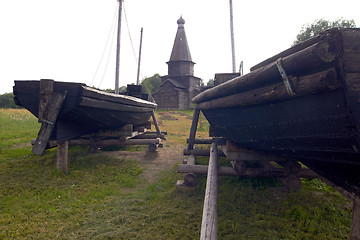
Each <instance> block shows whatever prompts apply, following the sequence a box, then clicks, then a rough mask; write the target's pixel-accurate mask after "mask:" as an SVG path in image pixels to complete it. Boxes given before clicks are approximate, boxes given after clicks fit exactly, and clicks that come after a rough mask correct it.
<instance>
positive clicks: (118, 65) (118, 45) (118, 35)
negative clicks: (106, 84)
mask: <svg viewBox="0 0 360 240" xmlns="http://www.w3.org/2000/svg"><path fill="white" fill-rule="evenodd" d="M118 2H119V14H118V32H117V47H116V72H115V93H116V94H119V70H120V35H121V12H122V2H123V0H118Z"/></svg>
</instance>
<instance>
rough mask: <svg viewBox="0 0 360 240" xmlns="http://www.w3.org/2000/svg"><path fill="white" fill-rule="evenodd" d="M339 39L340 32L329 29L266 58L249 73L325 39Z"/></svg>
mask: <svg viewBox="0 0 360 240" xmlns="http://www.w3.org/2000/svg"><path fill="white" fill-rule="evenodd" d="M340 37H341V33H340V31H338V29H331V30H328V31H326V32H322V33H320V34H319V35H317V36H315V37H313V38H311V39H309V40H307V41H304V42H301V43H299V44H297V45H295V46H293V47H291V48H289V49H286V50H284V51H282V52H280V53H278V54H276V55H274V56H272V57H270V58H268V59H266V60H264V61H262V62H260V63H258V64H256V65H255V66H253V67H251V68H250V71H254V70H256V69H258V68H261V67H264V66H266V65H268V64H270V63H272V62H274V61H276V60H277V59H279V58H284V57H286V56H289V55H291V54H294V53H296V52H298V51H301V50H302V49H304V48H307V47H310V46H311V45H313V44H315V43H317V42H319V41H322V40H324V39H327V38H340Z"/></svg>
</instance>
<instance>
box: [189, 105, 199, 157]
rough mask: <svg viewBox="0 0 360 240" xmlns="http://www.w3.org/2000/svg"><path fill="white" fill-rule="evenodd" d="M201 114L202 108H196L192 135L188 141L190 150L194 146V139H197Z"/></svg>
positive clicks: (191, 130)
mask: <svg viewBox="0 0 360 240" xmlns="http://www.w3.org/2000/svg"><path fill="white" fill-rule="evenodd" d="M199 115H200V110H199V109H197V108H195V110H194V116H193V120H192V123H191V129H190V136H189V141H188V143H189V144H188V150H190V149H193V148H194V141H195V136H196V128H197V125H198V122H199Z"/></svg>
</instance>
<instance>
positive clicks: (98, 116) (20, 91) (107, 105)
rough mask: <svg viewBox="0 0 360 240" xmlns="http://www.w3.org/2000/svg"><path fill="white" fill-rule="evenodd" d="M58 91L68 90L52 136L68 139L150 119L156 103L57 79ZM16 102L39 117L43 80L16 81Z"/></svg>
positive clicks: (54, 88) (53, 137)
mask: <svg viewBox="0 0 360 240" xmlns="http://www.w3.org/2000/svg"><path fill="white" fill-rule="evenodd" d="M53 92H54V93H66V97H65V100H64V103H63V104H62V107H61V109H60V112H59V115H58V118H57V121H56V124H55V128H54V132H53V134H52V136H51V139H53V140H58V141H64V140H67V139H73V138H76V137H79V136H81V135H84V134H88V133H92V132H96V131H97V130H99V129H117V128H121V127H122V126H124V125H125V124H132V125H140V124H142V123H145V122H147V121H148V120H149V119H150V117H151V112H152V111H153V110H154V109H155V108H156V104H154V103H151V102H147V101H144V100H141V99H137V98H134V97H130V96H121V95H115V94H109V93H106V92H102V91H99V90H96V89H92V88H89V87H87V86H86V85H84V84H81V83H66V82H54V83H53ZM14 96H15V102H16V103H17V104H18V105H20V106H23V107H25V108H26V109H27V110H29V111H30V112H31V113H32V114H33V115H34V116H36V117H37V118H38V117H39V102H40V81H15V86H14Z"/></svg>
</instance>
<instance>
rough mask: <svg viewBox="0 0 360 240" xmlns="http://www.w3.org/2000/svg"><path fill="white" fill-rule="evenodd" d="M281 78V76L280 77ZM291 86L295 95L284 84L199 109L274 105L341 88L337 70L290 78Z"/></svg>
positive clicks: (224, 98)
mask: <svg viewBox="0 0 360 240" xmlns="http://www.w3.org/2000/svg"><path fill="white" fill-rule="evenodd" d="M279 76H280V75H279ZM289 80H290V85H291V87H292V89H293V91H294V92H295V95H289V93H288V92H287V90H286V87H285V84H284V83H283V82H280V83H275V84H272V85H270V86H265V87H262V88H258V89H254V90H250V91H247V92H241V93H237V94H233V95H229V96H225V97H221V98H217V99H213V100H209V101H206V102H202V103H199V104H197V108H199V109H215V108H226V107H238V106H250V105H256V104H263V103H272V102H276V101H282V100H285V99H289V98H295V97H302V96H306V95H312V94H316V93H320V92H328V91H333V90H336V89H337V88H339V86H340V83H339V81H338V79H337V74H336V71H335V69H332V68H331V69H329V70H325V71H321V72H318V73H315V74H310V75H307V76H302V77H299V78H297V77H290V78H289Z"/></svg>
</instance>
